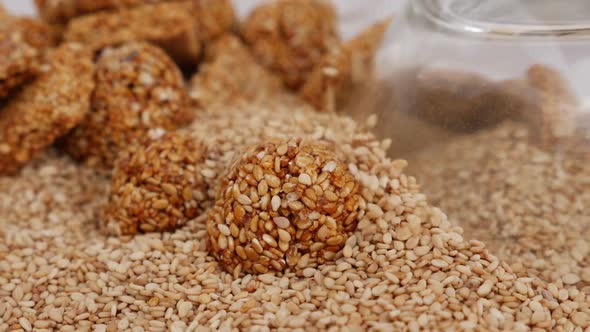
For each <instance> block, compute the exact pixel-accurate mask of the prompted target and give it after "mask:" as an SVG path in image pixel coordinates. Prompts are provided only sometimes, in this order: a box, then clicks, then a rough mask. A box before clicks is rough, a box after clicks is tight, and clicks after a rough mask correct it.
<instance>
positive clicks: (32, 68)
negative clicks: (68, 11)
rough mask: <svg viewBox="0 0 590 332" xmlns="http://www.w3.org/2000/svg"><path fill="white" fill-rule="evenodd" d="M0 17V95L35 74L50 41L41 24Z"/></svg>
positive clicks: (49, 31) (7, 92) (35, 21)
mask: <svg viewBox="0 0 590 332" xmlns="http://www.w3.org/2000/svg"><path fill="white" fill-rule="evenodd" d="M0 16H3V17H2V18H1V19H0V98H3V97H6V96H7V95H8V94H9V93H10V92H11V91H13V90H14V88H16V87H18V86H20V85H21V84H22V83H24V82H25V81H27V80H28V79H30V78H32V77H34V76H35V74H36V72H37V70H38V69H39V68H38V67H39V64H40V61H41V58H42V56H43V54H44V52H45V49H46V48H48V47H49V46H50V45H51V44H52V42H53V36H52V34H51V30H50V28H49V27H48V26H46V25H45V24H44V23H42V22H40V21H37V20H34V19H30V18H23V17H13V16H4V15H2V14H0Z"/></svg>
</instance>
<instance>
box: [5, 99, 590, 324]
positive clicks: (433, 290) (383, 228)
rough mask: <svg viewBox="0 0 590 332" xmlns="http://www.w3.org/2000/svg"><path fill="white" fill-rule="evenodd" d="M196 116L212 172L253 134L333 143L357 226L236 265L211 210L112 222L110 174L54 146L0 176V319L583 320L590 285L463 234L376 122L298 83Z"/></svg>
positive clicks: (252, 140) (588, 313) (210, 175)
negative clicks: (246, 266) (285, 253)
mask: <svg viewBox="0 0 590 332" xmlns="http://www.w3.org/2000/svg"><path fill="white" fill-rule="evenodd" d="M198 119H199V120H198V121H195V122H194V123H193V124H192V125H191V128H190V130H189V132H191V133H193V134H194V135H195V136H196V137H197V138H200V139H201V141H202V142H204V144H207V145H209V147H210V149H211V153H210V154H209V159H208V160H206V161H205V165H206V168H204V169H203V171H202V174H203V175H204V178H205V179H206V180H207V181H211V182H212V183H214V179H215V178H216V176H217V175H218V174H220V173H221V172H222V171H223V170H225V168H226V167H227V165H228V163H229V162H230V161H231V160H233V159H234V157H235V156H237V154H236V153H240V152H237V151H241V149H242V148H243V147H245V146H248V145H251V144H260V142H263V141H265V140H269V139H271V138H283V139H285V138H290V137H293V136H299V137H302V138H304V139H306V138H307V139H313V140H324V141H330V142H333V143H334V146H336V147H337V149H336V151H335V153H336V155H337V156H338V158H339V159H340V160H341V161H342V162H343V163H344V164H345V165H347V167H348V170H349V172H350V173H351V174H352V175H353V176H354V177H355V179H356V181H358V182H359V184H360V190H359V195H360V199H359V211H358V227H357V229H356V231H354V233H353V234H352V235H351V236H350V237H349V238H347V239H346V241H345V245H344V247H343V249H342V250H341V251H339V252H338V253H337V254H336V255H335V257H334V260H333V261H328V262H325V263H322V264H319V265H317V266H315V267H314V266H311V265H310V266H309V267H305V266H304V265H305V262H301V261H300V262H299V263H301V264H302V269H301V270H298V271H296V272H293V271H290V270H287V271H285V272H284V273H267V274H260V275H251V274H240V275H239V276H237V277H236V276H233V275H232V274H229V273H226V272H224V271H223V270H222V269H221V267H220V265H219V263H218V262H217V261H216V260H215V259H214V258H213V257H212V256H211V255H210V254H209V253H208V250H207V244H206V237H207V231H206V228H205V219H206V215H205V214H203V215H200V216H199V217H197V218H196V219H194V220H191V221H189V222H187V224H186V225H185V226H184V227H183V228H181V229H179V230H177V231H175V232H170V233H162V234H159V233H150V234H140V235H137V236H134V237H106V236H105V235H103V234H102V233H100V232H99V231H98V227H97V225H96V224H97V223H98V222H99V214H100V210H101V208H102V206H103V204H104V203H105V199H106V197H107V195H106V192H107V188H108V179H107V178H106V177H105V176H104V175H101V174H97V173H95V171H93V170H91V169H89V168H86V167H84V166H80V165H76V164H75V163H73V162H72V161H71V160H69V159H67V158H65V157H62V156H60V155H57V154H55V153H54V152H51V151H50V152H48V153H47V154H46V155H45V156H44V157H43V158H42V159H41V160H39V161H37V162H35V163H33V164H30V165H28V166H26V167H25V169H24V170H23V172H22V173H21V174H20V175H19V176H17V177H3V178H0V224H1V225H2V227H0V236H1V239H2V241H0V285H1V286H0V330H13V331H15V330H25V331H31V330H33V329H35V330H36V331H51V330H55V331H80V330H81V331H84V330H90V331H92V330H94V331H165V330H170V331H184V330H185V329H188V330H192V331H195V330H209V329H224V330H232V329H233V330H237V329H251V330H258V331H268V330H271V329H275V328H284V329H286V330H297V331H319V330H365V329H374V330H408V331H420V330H449V331H451V330H492V331H494V330H495V331H498V330H510V331H529V330H534V331H546V330H549V329H554V330H556V331H588V325H589V320H590V299H589V298H588V295H586V294H584V293H583V292H581V291H580V290H579V289H578V288H576V286H575V285H571V284H566V285H563V284H561V283H553V284H547V283H546V282H544V281H542V280H540V279H538V278H536V277H534V276H532V275H527V274H524V275H522V274H521V275H520V276H517V275H516V274H515V273H513V272H512V271H511V269H510V267H509V266H508V264H507V263H506V262H504V261H501V260H499V259H498V258H496V257H494V256H493V255H491V254H490V253H489V252H488V251H487V249H486V247H485V245H484V244H483V243H482V242H480V241H477V240H469V241H468V240H466V239H464V238H463V236H462V234H461V233H462V230H461V228H460V227H457V226H455V225H453V224H451V223H450V222H449V220H448V219H447V217H446V216H445V214H444V213H443V212H442V211H441V210H440V209H438V208H435V207H433V206H431V205H429V203H428V202H427V200H426V198H425V196H424V195H423V194H422V193H421V191H420V189H419V187H418V185H417V183H416V181H415V179H414V178H412V177H410V176H407V175H406V174H405V173H404V168H405V167H406V165H407V163H406V162H405V161H403V160H391V159H389V158H388V157H386V155H385V150H386V149H387V147H388V145H389V144H390V142H389V141H387V140H386V141H378V140H376V139H375V138H374V137H373V135H372V134H370V133H369V132H368V131H367V128H365V126H363V125H359V124H357V123H355V122H354V121H353V120H351V119H350V118H348V117H345V116H339V115H336V114H325V113H314V112H312V111H311V109H310V108H309V107H308V106H307V105H304V104H302V103H301V102H299V101H297V100H296V99H289V98H277V99H276V100H273V99H271V98H269V99H268V100H267V101H266V102H264V103H258V104H244V103H242V104H239V105H236V106H233V107H232V108H231V109H228V107H220V108H218V109H215V108H210V109H208V110H203V111H201V112H200V113H199V114H198ZM369 122H370V123H374V119H371V120H370V121H369Z"/></svg>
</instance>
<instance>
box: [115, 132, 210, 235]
mask: <svg viewBox="0 0 590 332" xmlns="http://www.w3.org/2000/svg"><path fill="white" fill-rule="evenodd" d="M204 159H205V148H204V146H202V145H201V144H200V143H199V142H198V141H196V140H195V139H192V138H190V137H188V136H185V135H181V134H178V133H166V134H164V135H163V136H161V137H157V136H156V137H152V138H150V139H146V140H143V141H142V143H141V144H137V145H134V146H132V147H131V148H130V149H129V150H128V151H125V153H121V158H120V159H119V160H118V161H117V163H116V166H115V169H114V171H113V177H112V180H111V181H112V182H111V194H110V197H109V202H108V205H107V207H106V209H105V213H104V217H105V223H106V231H107V232H108V233H110V234H116V235H133V234H136V233H138V232H139V233H145V232H156V231H159V232H162V231H171V230H174V229H176V228H178V227H181V226H182V225H184V224H185V223H186V222H187V221H188V220H190V219H192V218H195V217H196V216H197V214H198V213H199V211H200V209H201V207H202V205H201V202H202V201H203V200H204V199H205V197H206V184H205V181H204V179H203V176H202V175H201V173H200V169H201V168H200V165H202V163H203V161H204Z"/></svg>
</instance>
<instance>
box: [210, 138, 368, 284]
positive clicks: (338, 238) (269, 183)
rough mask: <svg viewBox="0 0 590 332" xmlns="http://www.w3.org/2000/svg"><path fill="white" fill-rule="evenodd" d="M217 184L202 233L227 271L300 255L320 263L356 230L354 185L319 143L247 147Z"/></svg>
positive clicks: (269, 265) (293, 262) (293, 261)
mask: <svg viewBox="0 0 590 332" xmlns="http://www.w3.org/2000/svg"><path fill="white" fill-rule="evenodd" d="M222 181H223V183H222V185H221V189H220V190H221V191H220V193H219V195H218V200H217V202H216V204H215V207H214V208H213V210H212V211H211V212H210V213H209V216H208V219H207V232H208V245H209V250H210V252H211V253H212V254H213V255H214V256H215V257H216V258H217V259H219V261H220V263H221V265H222V266H223V268H225V269H226V270H227V271H228V272H233V271H235V270H236V269H237V270H238V271H240V270H241V271H244V272H248V273H267V272H269V271H273V270H274V271H283V270H285V269H286V268H288V267H290V268H296V267H297V263H298V262H299V261H300V259H301V257H302V256H304V255H306V256H307V258H306V259H309V260H310V261H311V262H318V263H323V262H325V261H326V260H330V259H333V258H334V257H335V253H336V252H338V251H340V250H341V249H342V247H343V246H344V243H345V242H346V239H347V238H348V236H349V234H350V233H351V232H352V231H354V230H355V228H356V224H357V219H356V217H357V210H358V202H359V197H358V195H357V191H358V183H357V182H356V181H355V179H354V177H353V176H352V175H351V174H350V173H349V172H348V170H347V169H346V166H345V165H343V164H342V163H341V162H340V161H338V160H337V159H336V156H335V154H334V152H332V151H331V148H330V147H328V146H326V145H324V144H322V143H320V142H306V141H303V140H301V139H297V138H295V139H291V140H277V141H271V142H269V143H266V144H261V145H257V146H254V147H252V148H250V149H249V150H248V151H247V152H246V153H245V154H243V155H241V156H240V157H238V159H237V160H236V161H235V162H234V164H233V165H232V166H231V168H230V170H229V172H228V174H227V175H225V176H224V177H223V179H222ZM311 265H313V264H311V263H310V265H309V266H311ZM309 266H308V265H307V264H306V266H305V267H309Z"/></svg>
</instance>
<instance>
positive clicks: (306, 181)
mask: <svg viewBox="0 0 590 332" xmlns="http://www.w3.org/2000/svg"><path fill="white" fill-rule="evenodd" d="M299 183H301V184H303V185H306V186H311V177H310V176H309V174H307V173H301V174H300V175H299Z"/></svg>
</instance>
